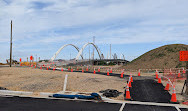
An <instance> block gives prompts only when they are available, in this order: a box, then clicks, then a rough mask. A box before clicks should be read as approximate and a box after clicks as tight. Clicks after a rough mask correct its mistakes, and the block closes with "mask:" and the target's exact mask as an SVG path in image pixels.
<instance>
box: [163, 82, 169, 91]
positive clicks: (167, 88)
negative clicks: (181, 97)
mask: <svg viewBox="0 0 188 111" xmlns="http://www.w3.org/2000/svg"><path fill="white" fill-rule="evenodd" d="M169 88H170V84H169V81H168V82H167V84H166V87H165V89H164V90H166V91H169Z"/></svg>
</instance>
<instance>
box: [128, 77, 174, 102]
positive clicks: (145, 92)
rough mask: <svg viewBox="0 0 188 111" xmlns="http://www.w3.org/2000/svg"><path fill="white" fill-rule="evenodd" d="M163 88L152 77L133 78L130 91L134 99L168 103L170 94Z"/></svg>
mask: <svg viewBox="0 0 188 111" xmlns="http://www.w3.org/2000/svg"><path fill="white" fill-rule="evenodd" d="M164 88H165V87H164V86H163V85H162V84H159V83H157V81H155V80H152V79H144V80H134V82H133V83H132V88H130V93H131V97H132V99H133V100H135V101H142V102H157V103H170V99H171V95H170V94H169V92H168V91H165V90H164Z"/></svg>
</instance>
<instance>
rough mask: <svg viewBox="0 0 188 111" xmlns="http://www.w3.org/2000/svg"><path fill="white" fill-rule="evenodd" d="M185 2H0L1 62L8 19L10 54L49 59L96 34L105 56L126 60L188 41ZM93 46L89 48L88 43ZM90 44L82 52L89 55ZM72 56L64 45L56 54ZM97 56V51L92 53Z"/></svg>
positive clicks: (6, 45)
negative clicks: (110, 51) (110, 48)
mask: <svg viewBox="0 0 188 111" xmlns="http://www.w3.org/2000/svg"><path fill="white" fill-rule="evenodd" d="M187 4H188V1H187V0H0V47H1V49H0V52H1V53H0V62H5V59H7V58H9V39H10V21H11V20H13V56H14V58H15V59H17V60H18V59H19V58H20V57H21V58H23V60H26V57H28V56H30V55H34V56H35V55H36V54H37V55H38V56H40V57H41V59H49V58H51V57H52V56H53V54H54V53H55V52H56V51H57V50H58V49H59V48H60V47H61V46H62V45H65V44H70V43H71V44H75V45H76V46H78V47H79V48H81V47H82V46H83V45H84V44H85V43H87V42H92V38H93V36H95V37H96V45H97V46H98V47H99V48H100V49H101V52H102V53H103V54H104V56H105V57H106V56H107V53H108V52H109V44H112V53H117V55H120V54H124V55H125V57H126V59H127V60H132V59H134V58H135V57H138V56H140V55H141V54H143V53H145V52H146V51H149V50H151V49H154V48H157V47H159V46H162V45H167V44H176V43H181V44H188V33H187V32H188V12H187V10H188V5H187ZM90 49H92V46H90ZM88 50H89V46H88V47H87V48H86V49H85V51H84V58H85V57H86V58H88V56H89V54H88ZM70 54H71V58H74V57H76V55H77V52H76V50H75V49H74V48H72V47H70V46H68V47H67V48H65V49H64V50H63V51H62V52H61V54H60V55H59V56H58V58H62V59H69V58H70ZM95 54H96V55H95V57H98V56H97V53H95Z"/></svg>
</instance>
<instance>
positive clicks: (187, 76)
mask: <svg viewBox="0 0 188 111" xmlns="http://www.w3.org/2000/svg"><path fill="white" fill-rule="evenodd" d="M185 70H186V91H185V93H186V95H188V61H186V69H185Z"/></svg>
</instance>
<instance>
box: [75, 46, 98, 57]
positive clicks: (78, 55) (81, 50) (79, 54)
mask: <svg viewBox="0 0 188 111" xmlns="http://www.w3.org/2000/svg"><path fill="white" fill-rule="evenodd" d="M89 44H91V45H93V46H94V47H95V49H96V50H97V53H98V55H99V58H100V59H101V54H100V53H101V52H100V50H99V49H98V48H97V46H96V45H95V44H93V43H87V44H85V45H83V47H82V49H80V51H79V52H78V54H77V56H76V60H78V59H79V57H80V56H81V54H82V52H83V50H84V49H85V48H86V46H87V45H89Z"/></svg>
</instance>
